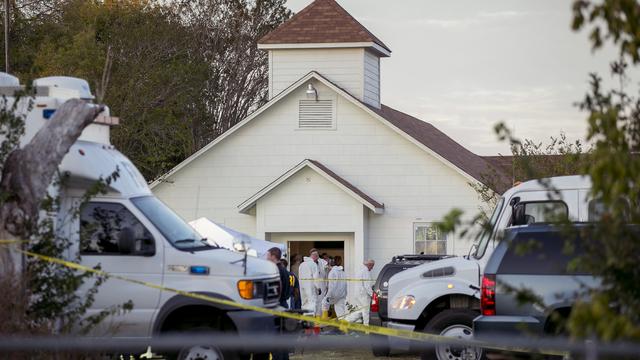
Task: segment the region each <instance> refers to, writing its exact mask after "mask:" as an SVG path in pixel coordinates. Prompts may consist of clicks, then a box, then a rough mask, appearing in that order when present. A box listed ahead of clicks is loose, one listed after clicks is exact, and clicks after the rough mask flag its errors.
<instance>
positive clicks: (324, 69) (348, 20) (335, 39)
mask: <svg viewBox="0 0 640 360" xmlns="http://www.w3.org/2000/svg"><path fill="white" fill-rule="evenodd" d="M258 48H260V49H265V50H268V51H269V95H270V97H273V96H275V95H277V94H278V93H279V92H280V91H282V90H284V89H285V88H286V87H287V86H289V85H291V84H292V83H293V82H295V81H296V80H298V79H299V78H300V77H302V76H304V75H305V74H306V73H308V72H310V71H317V72H318V73H321V74H322V75H324V76H325V77H327V78H328V79H329V80H331V81H333V82H335V83H336V84H337V85H339V86H340V87H342V88H344V89H345V90H347V91H348V92H349V93H351V94H352V95H353V96H355V97H356V98H358V99H360V100H361V101H363V102H365V103H367V104H369V105H372V106H375V107H378V108H379V107H380V58H381V57H388V56H390V55H391V50H390V49H389V47H388V46H387V45H385V44H384V43H383V42H382V41H381V40H380V39H379V38H377V37H376V36H375V35H373V34H372V33H371V32H370V31H369V30H367V29H366V28H365V27H364V26H362V24H360V23H359V22H358V21H357V20H356V19H354V18H353V17H352V16H351V15H350V14H349V13H348V12H347V11H346V10H345V9H344V8H342V7H341V6H340V5H339V4H338V3H337V2H336V1H334V0H315V1H314V2H312V3H311V4H309V5H308V6H307V7H306V8H304V9H303V10H301V11H300V12H298V13H297V14H296V15H294V16H293V17H292V18H291V19H289V20H288V21H286V22H285V23H284V24H282V25H281V26H280V27H278V28H277V29H276V30H274V31H272V32H270V33H269V34H267V35H266V36H264V37H263V38H262V39H260V40H259V41H258Z"/></svg>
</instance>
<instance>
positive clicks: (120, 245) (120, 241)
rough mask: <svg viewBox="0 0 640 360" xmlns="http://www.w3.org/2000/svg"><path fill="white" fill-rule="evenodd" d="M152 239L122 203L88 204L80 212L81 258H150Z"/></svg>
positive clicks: (152, 251) (152, 249)
mask: <svg viewBox="0 0 640 360" xmlns="http://www.w3.org/2000/svg"><path fill="white" fill-rule="evenodd" d="M154 249H155V246H154V240H153V236H152V235H151V233H150V232H149V230H147V229H146V228H145V227H144V225H142V223H141V222H140V221H139V220H138V219H137V218H136V217H135V216H134V215H133V214H132V213H131V212H130V211H129V210H128V209H127V208H126V207H124V206H123V205H122V204H116V203H100V202H90V203H87V204H85V205H83V206H82V208H81V209H80V253H81V254H83V255H152V254H153V253H154Z"/></svg>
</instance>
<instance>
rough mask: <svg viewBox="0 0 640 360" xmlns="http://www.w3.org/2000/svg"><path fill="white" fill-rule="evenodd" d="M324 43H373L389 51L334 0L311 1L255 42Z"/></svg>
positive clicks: (388, 50)
mask: <svg viewBox="0 0 640 360" xmlns="http://www.w3.org/2000/svg"><path fill="white" fill-rule="evenodd" d="M327 43H373V44H376V45H378V46H380V47H381V48H383V49H384V50H386V51H387V52H391V49H389V47H388V46H387V45H385V44H384V43H383V42H382V40H380V39H378V38H377V37H376V36H375V35H373V34H372V33H371V32H370V31H369V30H367V28H365V27H364V26H362V24H360V23H359V22H358V20H356V19H354V18H353V16H351V14H349V13H348V12H347V11H346V10H345V9H344V8H342V6H340V5H339V4H338V3H337V2H336V1H335V0H315V1H314V2H312V3H311V4H309V5H308V6H307V7H305V8H304V9H302V10H301V11H300V12H298V13H297V14H295V15H294V16H293V17H292V18H291V19H289V20H287V21H286V22H285V23H284V24H282V25H280V27H278V28H277V29H275V30H273V31H272V32H270V33H268V34H267V35H265V36H264V37H263V38H262V39H260V40H259V41H258V44H260V45H273V44H327Z"/></svg>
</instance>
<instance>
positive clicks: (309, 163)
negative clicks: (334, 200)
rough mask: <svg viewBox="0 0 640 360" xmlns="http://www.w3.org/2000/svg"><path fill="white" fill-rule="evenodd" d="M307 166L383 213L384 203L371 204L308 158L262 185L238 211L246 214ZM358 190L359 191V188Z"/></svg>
mask: <svg viewBox="0 0 640 360" xmlns="http://www.w3.org/2000/svg"><path fill="white" fill-rule="evenodd" d="M307 167H308V168H310V169H312V170H314V171H315V172H317V173H318V174H320V176H322V177H323V178H325V179H326V180H328V181H329V182H331V183H332V184H333V185H335V186H337V187H338V188H340V189H341V190H342V191H344V192H345V193H347V194H349V195H350V196H351V197H352V198H354V199H355V200H357V201H358V202H360V203H361V204H362V205H364V206H366V207H368V208H369V209H371V211H373V212H374V213H375V214H382V213H384V205H383V206H382V207H378V206H376V205H374V204H372V203H371V202H369V201H368V200H367V199H365V198H363V197H362V196H360V195H358V194H357V193H356V192H354V191H353V190H351V189H349V188H348V187H347V186H345V185H344V184H342V183H341V182H340V181H338V180H337V179H336V178H334V177H333V176H331V175H329V174H327V173H326V172H325V171H324V170H322V169H321V168H319V167H318V166H316V165H315V164H314V163H313V162H312V161H311V160H309V159H305V160H303V161H302V162H300V163H299V164H298V165H296V166H294V167H293V168H291V169H289V170H288V171H287V172H285V173H284V174H282V175H280V176H279V177H278V178H277V179H275V180H274V181H272V182H271V183H270V184H268V185H267V186H265V187H263V188H262V189H261V190H260V191H258V192H257V193H255V194H253V195H252V196H251V197H250V198H248V199H247V200H245V201H243V202H242V204H240V205H238V210H239V211H240V213H243V214H248V213H249V211H250V210H251V208H253V207H254V206H255V205H256V203H257V202H258V200H260V199H261V198H262V197H263V196H265V195H267V194H268V193H269V192H271V191H272V190H274V189H275V188H277V187H278V186H280V184H282V183H283V182H285V181H286V180H287V179H289V178H290V177H292V176H293V175H295V174H297V173H298V172H299V171H300V170H302V169H304V168H307ZM359 191H361V190H359ZM367 196H368V195H367ZM374 201H375V200H374Z"/></svg>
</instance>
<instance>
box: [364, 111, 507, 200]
mask: <svg viewBox="0 0 640 360" xmlns="http://www.w3.org/2000/svg"><path fill="white" fill-rule="evenodd" d="M367 106H368V107H369V108H370V109H371V110H372V111H374V112H376V113H377V114H379V115H380V116H381V117H383V118H384V119H386V120H387V121H389V122H390V123H392V124H393V125H394V126H396V127H398V128H399V129H400V130H402V131H403V132H404V133H406V134H408V135H409V136H411V137H412V138H414V139H416V140H417V141H419V142H420V143H421V144H423V145H424V146H426V147H428V148H430V149H431V150H433V151H435V152H436V153H438V155H440V156H442V157H443V158H445V159H447V160H448V161H449V162H451V163H452V164H453V165H455V166H456V167H458V168H459V169H461V170H462V171H464V172H465V173H467V174H469V175H471V176H472V177H473V178H474V179H476V180H478V181H480V182H483V180H484V178H485V177H486V176H488V175H489V172H490V171H496V172H498V173H499V174H502V173H503V171H502V169H501V168H499V167H497V166H495V165H494V164H492V163H490V162H488V161H487V160H485V158H483V157H482V156H479V155H476V154H474V153H473V152H471V151H469V150H468V149H467V148H465V147H464V146H462V145H460V144H459V143H457V142H456V141H455V140H453V139H452V138H450V137H449V136H448V135H447V134H445V133H443V132H442V131H440V130H438V129H437V128H436V127H435V126H433V125H431V124H429V123H428V122H425V121H422V120H420V119H417V118H415V117H413V116H411V115H408V114H405V113H403V112H400V111H398V110H395V109H392V108H390V107H388V106H386V105H381V108H380V109H377V108H375V107H372V106H370V105H367ZM502 181H503V180H502V179H501V182H502ZM502 188H503V184H500V189H497V190H502Z"/></svg>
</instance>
